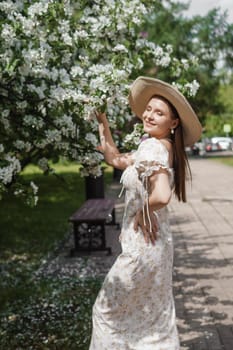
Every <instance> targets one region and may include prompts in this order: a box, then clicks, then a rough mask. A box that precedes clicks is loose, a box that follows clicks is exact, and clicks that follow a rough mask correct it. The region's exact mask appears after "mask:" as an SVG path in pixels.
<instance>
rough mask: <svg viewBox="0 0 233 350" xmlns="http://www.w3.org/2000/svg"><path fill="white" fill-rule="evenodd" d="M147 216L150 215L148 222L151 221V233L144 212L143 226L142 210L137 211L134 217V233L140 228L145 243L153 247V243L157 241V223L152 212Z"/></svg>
mask: <svg viewBox="0 0 233 350" xmlns="http://www.w3.org/2000/svg"><path fill="white" fill-rule="evenodd" d="M149 215H150V221H151V231H150V223H149V219H148V215H147V213H146V211H145V224H144V219H143V211H142V210H138V211H137V213H136V215H135V219H134V230H135V232H138V228H139V227H140V228H141V230H142V233H143V236H144V239H145V241H146V243H147V244H149V242H151V243H152V244H153V245H155V241H156V239H157V232H158V221H157V218H156V216H155V214H154V212H153V211H150V213H149Z"/></svg>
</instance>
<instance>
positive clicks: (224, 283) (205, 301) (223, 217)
mask: <svg viewBox="0 0 233 350" xmlns="http://www.w3.org/2000/svg"><path fill="white" fill-rule="evenodd" d="M190 163H191V168H192V173H193V181H192V188H190V186H189V191H188V203H185V204H183V203H178V202H177V201H176V200H172V202H171V204H170V212H171V213H170V217H171V226H172V231H173V233H174V242H175V261H174V293H175V301H176V309H177V318H178V327H179V333H180V338H181V344H182V349H189V350H233V167H228V166H225V165H222V164H220V163H218V162H215V161H213V160H207V159H200V158H199V159H192V160H191V162H190Z"/></svg>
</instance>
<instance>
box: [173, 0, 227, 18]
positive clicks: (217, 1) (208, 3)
mask: <svg viewBox="0 0 233 350" xmlns="http://www.w3.org/2000/svg"><path fill="white" fill-rule="evenodd" d="M180 1H181V2H184V3H188V2H189V1H190V7H189V10H188V11H187V12H185V13H184V14H187V16H193V15H206V13H207V12H208V11H209V10H211V9H212V8H214V7H220V8H221V9H222V10H223V11H225V10H228V22H229V23H233V0H180Z"/></svg>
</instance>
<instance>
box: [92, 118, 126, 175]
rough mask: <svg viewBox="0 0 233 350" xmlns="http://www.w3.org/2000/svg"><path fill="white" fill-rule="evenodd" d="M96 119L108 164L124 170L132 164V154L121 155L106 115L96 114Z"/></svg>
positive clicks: (102, 148)
mask: <svg viewBox="0 0 233 350" xmlns="http://www.w3.org/2000/svg"><path fill="white" fill-rule="evenodd" d="M96 118H97V121H98V123H99V135H100V143H101V150H102V152H103V154H104V159H105V161H106V163H108V164H109V165H112V166H113V167H115V168H118V169H122V170H124V169H125V168H127V166H129V165H130V164H132V156H131V154H130V153H120V152H119V150H118V148H117V147H116V144H115V142H114V140H113V138H112V133H111V130H110V128H109V124H108V120H107V117H106V114H105V113H96Z"/></svg>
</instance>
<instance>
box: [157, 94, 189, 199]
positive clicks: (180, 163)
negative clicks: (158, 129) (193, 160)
mask: <svg viewBox="0 0 233 350" xmlns="http://www.w3.org/2000/svg"><path fill="white" fill-rule="evenodd" d="M157 97H159V98H161V99H162V100H164V101H165V102H166V103H167V105H168V106H169V108H170V111H171V117H172V119H179V124H178V126H177V127H176V128H175V129H174V134H171V139H172V148H173V169H174V192H175V195H176V197H177V199H178V200H179V201H183V202H186V201H187V197H186V186H185V185H186V180H187V179H188V178H190V179H191V178H192V174H191V169H190V166H189V162H188V157H187V153H186V151H185V146H184V137H183V130H182V123H181V119H180V117H179V114H178V112H177V110H176V108H175V107H174V106H173V104H171V102H170V101H168V100H167V99H166V98H165V97H163V96H160V95H157Z"/></svg>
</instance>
